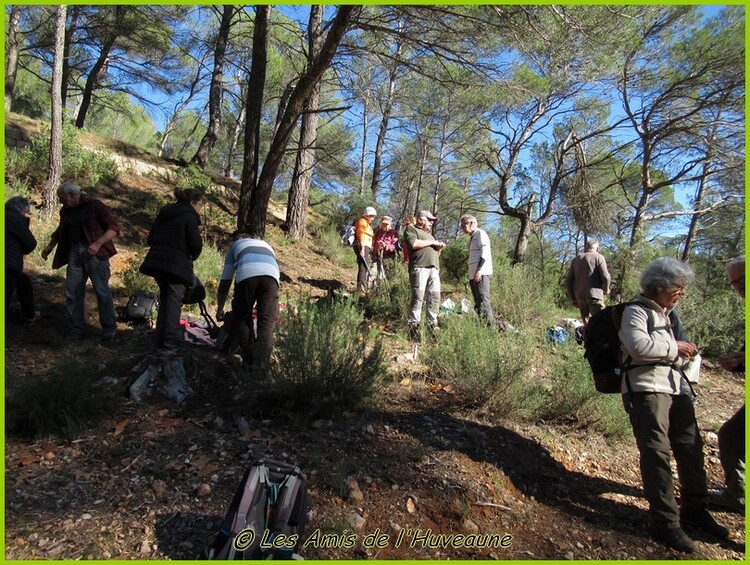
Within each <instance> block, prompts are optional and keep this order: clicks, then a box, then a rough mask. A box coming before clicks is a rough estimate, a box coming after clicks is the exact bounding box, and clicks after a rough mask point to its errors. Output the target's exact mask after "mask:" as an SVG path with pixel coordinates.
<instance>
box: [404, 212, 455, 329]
mask: <svg viewBox="0 0 750 565" xmlns="http://www.w3.org/2000/svg"><path fill="white" fill-rule="evenodd" d="M435 220H437V218H436V217H435V216H434V214H433V213H432V212H430V211H429V210H422V211H421V212H419V214H417V223H416V225H413V226H408V227H407V228H406V230H405V231H404V239H405V241H406V246H407V248H408V250H409V282H410V285H411V304H410V305H409V319H408V325H409V337H410V338H412V339H419V336H420V333H419V324H420V321H421V319H422V303H423V302H424V297H425V293H426V294H427V327H428V328H429V329H430V331H431V332H434V331H435V330H436V329H437V327H438V311H439V308H440V250H441V249H443V247H445V243H443V242H442V241H438V240H436V239H435V237H434V236H433V235H432V233H431V231H432V226H433V224H434V223H435Z"/></svg>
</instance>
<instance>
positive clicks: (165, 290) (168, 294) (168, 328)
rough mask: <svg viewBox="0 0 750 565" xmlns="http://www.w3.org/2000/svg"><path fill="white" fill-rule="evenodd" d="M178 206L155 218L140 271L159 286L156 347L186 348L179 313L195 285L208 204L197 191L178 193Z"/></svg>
mask: <svg viewBox="0 0 750 565" xmlns="http://www.w3.org/2000/svg"><path fill="white" fill-rule="evenodd" d="M175 197H176V198H177V202H174V203H172V204H167V205H166V206H164V207H163V208H162V209H161V210H159V215H158V216H157V217H156V221H155V222H154V225H153V226H152V227H151V232H150V233H149V234H148V244H149V246H150V247H151V248H150V249H149V251H148V254H147V255H146V259H144V261H143V264H142V265H141V268H140V271H141V272H142V273H143V274H145V275H148V276H150V277H153V278H154V279H156V284H158V285H159V316H158V317H157V319H156V335H155V342H156V347H157V348H159V349H180V348H182V347H183V346H184V338H183V330H182V327H181V326H180V312H181V310H182V300H183V297H184V296H185V291H186V290H187V288H188V287H189V286H190V285H191V284H192V282H193V261H195V260H196V259H197V258H198V256H199V255H200V254H201V250H202V248H203V240H202V239H201V235H200V229H199V226H200V223H201V222H200V217H199V215H198V212H199V211H200V210H201V208H202V207H203V204H204V203H205V200H204V198H203V192H202V191H200V190H198V189H197V188H188V189H184V190H175Z"/></svg>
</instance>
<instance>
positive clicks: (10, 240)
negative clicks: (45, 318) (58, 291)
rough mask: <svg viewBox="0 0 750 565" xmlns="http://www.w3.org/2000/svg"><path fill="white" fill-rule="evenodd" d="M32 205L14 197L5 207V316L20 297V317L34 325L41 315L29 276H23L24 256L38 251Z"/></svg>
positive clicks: (23, 199) (18, 197) (19, 197)
mask: <svg viewBox="0 0 750 565" xmlns="http://www.w3.org/2000/svg"><path fill="white" fill-rule="evenodd" d="M30 225H31V205H30V204H29V201H28V200H26V199H25V198H24V197H23V196H14V197H13V198H10V199H9V200H8V201H7V202H6V203H5V313H6V316H7V314H8V312H10V309H9V308H10V302H11V300H12V299H13V293H14V292H17V293H18V302H20V304H21V316H22V317H23V318H24V320H26V321H27V322H28V323H33V322H35V321H36V320H37V319H38V318H39V316H40V313H39V312H38V311H37V310H35V309H34V289H33V287H32V286H31V279H30V278H29V275H27V274H26V273H24V272H23V256H24V255H28V254H29V253H31V252H32V251H34V249H36V238H35V237H34V235H33V234H32V233H31V229H30V228H29V226H30Z"/></svg>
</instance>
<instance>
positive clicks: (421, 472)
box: [4, 115, 745, 560]
mask: <svg viewBox="0 0 750 565" xmlns="http://www.w3.org/2000/svg"><path fill="white" fill-rule="evenodd" d="M9 127H11V128H14V129H15V130H16V131H20V132H22V133H20V134H19V136H18V139H22V140H23V139H27V140H28V141H29V142H31V145H29V146H28V147H26V149H23V148H22V149H12V150H11V149H8V150H7V151H6V185H12V187H13V190H14V191H15V192H14V193H13V195H15V194H24V195H26V196H28V197H30V198H31V199H32V200H34V201H35V202H38V201H39V189H40V186H41V184H42V183H43V181H44V179H45V172H44V171H45V170H44V168H43V166H40V165H39V163H40V161H39V160H38V159H39V153H40V149H39V145H35V144H34V140H35V137H34V134H35V132H39V131H42V130H43V128H41V127H40V126H39V125H38V124H37V123H35V122H32V121H29V120H28V119H25V118H23V117H21V116H17V115H9V116H7V117H6V139H10V137H11V136H9V135H8V134H7V131H8V128H9ZM14 135H15V134H14ZM14 138H15V137H14ZM66 143H67V144H68V145H66V148H67V153H66V155H67V156H68V159H67V162H68V163H72V162H76V161H80V166H79V167H78V168H77V169H76V170H75V173H71V176H72V177H73V178H76V179H78V180H79V181H81V183H82V186H84V188H85V191H86V192H87V193H88V194H91V195H93V196H96V197H97V198H101V199H102V200H103V201H104V202H105V203H106V204H107V205H108V206H109V207H110V208H111V209H112V211H113V213H114V214H115V216H116V217H117V218H118V220H119V221H121V222H122V225H123V228H124V229H123V233H122V234H121V236H120V237H119V238H118V239H117V241H116V244H117V247H118V250H119V253H118V254H117V255H116V256H115V257H114V258H113V261H112V288H113V291H114V294H115V302H116V305H117V306H118V307H123V306H124V305H125V303H126V302H127V299H128V297H129V296H130V294H131V293H132V292H133V291H135V290H136V289H138V288H144V287H149V285H151V287H153V281H151V280H150V279H148V278H146V277H144V276H142V275H140V274H139V273H138V270H137V269H138V265H139V264H140V261H141V260H142V257H143V256H144V252H145V237H146V234H147V233H148V229H149V227H150V223H151V221H152V220H153V218H154V215H155V213H156V211H157V210H158V209H159V207H160V206H161V205H163V204H164V203H166V202H168V201H170V199H171V193H172V191H173V190H174V188H175V187H178V186H184V185H186V184H188V183H189V184H195V183H202V184H203V185H204V186H207V187H208V188H207V192H206V193H207V198H208V201H209V205H208V206H207V207H206V210H204V212H203V218H202V220H203V223H202V230H203V235H204V240H205V241H206V250H205V251H204V254H203V255H202V257H201V259H200V260H199V261H198V262H197V263H196V271H197V272H198V273H199V275H200V276H201V278H202V279H203V280H204V282H205V283H206V286H207V289H208V293H209V298H208V302H209V307H210V308H213V307H214V304H213V300H214V298H215V291H216V284H217V278H218V274H219V272H220V269H221V264H222V261H223V252H224V251H225V250H226V248H227V244H228V242H229V240H230V234H231V232H232V231H233V230H234V229H235V227H236V226H235V224H234V220H235V215H236V210H237V206H238V199H237V192H236V191H237V183H236V182H233V181H230V180H226V179H222V178H208V177H207V176H205V175H203V174H202V173H200V172H199V171H196V170H195V169H194V168H190V167H186V166H183V165H180V164H178V163H176V162H174V161H167V160H161V159H158V158H156V157H154V156H153V155H151V154H148V153H145V152H142V151H140V150H138V149H136V148H134V147H131V146H128V145H125V144H122V143H120V142H113V141H111V140H107V139H105V138H101V137H97V136H94V135H91V134H88V135H83V136H81V137H80V138H76V139H69V140H68V141H67V142H66ZM21 145H22V146H23V145H24V144H23V143H22V144H21ZM11 195H12V194H11V193H10V192H8V191H7V190H6V195H5V196H6V199H7V198H8V197H9V196H11ZM268 212H269V214H268V217H267V225H268V229H267V233H266V237H267V240H268V241H269V242H270V243H271V245H273V247H274V248H275V250H276V252H277V254H278V258H279V262H280V265H281V269H282V271H283V274H284V276H283V282H282V293H281V294H282V302H283V303H284V306H285V307H284V309H283V310H284V311H283V312H282V314H281V316H280V319H279V323H278V326H277V331H276V347H275V353H274V363H273V369H272V371H271V374H270V375H268V376H267V378H265V379H260V380H255V379H253V378H252V376H251V375H250V374H249V373H248V372H247V371H246V370H244V369H243V368H242V366H241V364H240V363H239V361H238V359H237V358H236V357H234V356H231V355H227V354H224V353H220V352H218V351H216V350H215V349H212V348H211V347H191V348H190V351H189V354H188V355H187V356H186V358H187V359H188V361H189V368H188V380H189V383H190V386H191V388H192V390H193V392H194V394H193V395H192V396H190V397H189V398H187V399H186V400H185V401H184V402H181V403H180V404H175V403H174V402H173V401H170V400H167V399H165V398H162V397H160V396H159V395H158V394H154V395H152V396H150V397H149V398H147V399H146V400H145V401H143V402H136V401H135V400H134V399H133V398H131V397H130V396H129V394H128V392H129V387H130V385H131V384H132V382H133V381H134V379H135V378H137V376H138V371H137V370H136V371H134V368H136V369H137V367H138V364H139V363H140V361H142V359H143V358H144V356H146V355H147V354H148V353H149V352H150V351H151V348H152V345H151V339H150V338H151V330H150V329H149V328H148V327H145V326H134V325H130V324H126V323H118V332H119V339H118V342H117V343H116V344H115V346H114V347H105V346H104V345H102V344H100V343H99V342H98V341H97V340H95V339H87V340H84V341H82V342H76V343H72V344H70V343H67V342H66V340H65V337H66V332H67V319H66V309H65V296H64V272H63V271H61V270H58V271H54V270H52V269H51V268H50V266H49V263H46V262H44V261H43V260H42V259H41V257H40V256H39V251H40V249H41V248H42V247H43V245H44V244H46V241H47V238H48V237H49V234H50V233H51V231H52V229H53V227H54V225H55V223H56V220H55V218H53V219H52V220H51V221H45V220H42V219H40V218H37V217H35V218H34V220H33V222H32V229H33V231H34V233H35V235H36V237H37V239H38V241H39V244H40V245H39V246H38V248H37V250H36V251H34V252H33V253H32V254H31V255H30V256H29V257H28V261H27V263H26V270H27V271H28V272H29V274H30V275H31V277H32V281H33V284H34V291H35V294H36V298H37V303H38V307H39V309H40V311H41V313H42V317H41V319H40V320H38V321H36V322H35V323H34V324H32V325H26V324H23V323H21V322H20V321H19V320H17V319H16V316H17V313H16V312H15V311H14V310H13V309H11V311H9V312H6V332H5V355H4V367H5V371H4V377H5V399H6V401H5V417H6V421H5V423H6V425H5V431H6V436H5V459H4V466H5V493H6V495H5V540H4V541H5V557H6V558H7V559H97V560H98V559H143V560H145V559H195V558H199V557H200V556H201V554H202V552H203V550H204V549H205V547H206V546H207V545H208V544H209V543H210V541H211V540H212V538H213V536H214V535H215V534H216V531H217V530H218V527H219V522H220V520H221V518H222V516H223V513H224V512H225V510H226V508H227V505H228V504H229V501H230V500H231V498H232V496H233V494H234V491H235V489H236V488H237V486H238V483H239V480H240V478H241V476H242V473H243V472H244V470H245V469H246V468H247V466H248V464H249V463H250V462H251V461H253V460H254V459H256V458H259V457H271V458H274V459H281V460H287V461H290V462H293V463H296V464H298V465H299V466H300V467H301V468H302V469H303V470H304V472H305V473H306V474H307V476H308V488H309V510H308V514H307V516H308V525H307V528H306V535H305V536H304V540H305V545H304V546H303V547H301V548H300V550H299V551H300V553H301V554H302V556H303V557H304V558H305V559H364V558H370V559H374V558H378V559H434V560H438V559H441V560H442V559H556V560H557V559H568V560H579V559H580V560H588V559H594V560H603V559H623V560H625V559H636V560H640V559H674V558H684V555H682V554H678V553H675V552H673V551H671V550H668V549H665V548H664V547H663V546H661V545H659V544H657V543H656V542H654V541H653V540H651V539H650V538H649V537H648V532H647V530H646V526H645V524H646V503H645V500H644V499H643V495H642V492H641V489H640V477H639V472H638V458H637V450H636V449H635V445H634V440H633V438H632V433H631V432H630V429H629V425H628V423H627V420H626V418H625V415H624V412H623V410H622V405H621V400H620V398H619V395H601V394H599V393H596V392H595V391H594V389H593V385H592V382H591V379H590V373H589V371H588V367H587V365H586V363H585V361H584V360H583V358H582V349H581V348H580V346H578V345H577V344H576V343H575V342H574V340H572V339H568V340H567V341H566V342H565V343H552V342H550V341H549V340H548V339H547V328H548V327H550V326H552V325H555V324H557V323H559V322H560V320H561V319H562V318H565V317H571V316H575V313H574V312H573V310H572V309H570V308H561V307H560V306H558V304H559V301H556V300H555V298H554V296H555V292H559V291H554V292H553V291H552V290H550V291H545V293H541V294H540V293H535V292H533V291H532V289H530V286H531V284H530V283H532V282H533V283H537V284H538V283H539V279H540V276H539V274H538V272H535V271H534V270H533V269H531V268H530V267H528V266H524V265H515V266H514V265H513V264H512V262H511V261H510V260H509V258H508V256H507V255H506V254H504V253H502V252H501V251H500V250H501V249H503V247H502V242H500V241H498V240H494V241H495V242H496V243H497V245H498V248H497V253H496V257H495V262H496V270H495V273H496V274H495V277H494V279H493V285H494V286H493V289H494V290H493V297H492V298H493V306H494V307H495V309H496V312H498V313H499V316H500V317H501V319H502V320H504V321H505V322H506V324H504V325H503V327H504V330H502V331H497V330H492V329H489V328H487V327H485V326H484V325H482V324H480V323H477V322H476V320H475V319H474V317H473V316H472V315H470V314H468V313H461V312H460V310H461V308H460V304H461V302H462V300H464V299H468V297H469V293H468V289H467V288H466V286H465V284H464V283H463V281H462V280H461V279H460V278H453V277H451V276H450V275H449V273H448V270H447V268H446V275H445V279H446V281H445V285H444V293H443V298H451V299H452V300H453V302H454V304H456V305H458V306H457V307H456V308H447V307H446V308H445V309H444V310H443V312H442V314H441V325H442V326H443V330H442V332H441V333H440V334H439V335H438V336H437V337H435V338H432V339H431V338H429V337H427V336H425V337H424V339H423V340H422V341H421V342H419V343H418V344H415V343H414V342H412V341H409V340H408V339H407V336H406V331H405V302H406V300H408V281H407V277H406V273H405V269H404V268H403V266H402V265H396V268H395V271H394V274H393V276H392V277H391V279H389V281H388V282H387V283H384V284H382V285H381V286H380V287H379V288H377V289H375V290H374V291H372V292H371V293H370V295H369V296H368V297H367V298H366V299H359V298H358V297H356V295H353V293H352V292H351V291H352V290H353V286H354V279H355V273H356V269H355V266H354V259H353V254H352V252H351V249H349V248H345V247H343V246H341V244H340V242H339V240H338V235H337V231H336V228H337V227H338V226H336V224H335V220H334V221H332V220H331V218H330V217H328V216H326V215H325V214H321V213H319V212H316V210H315V208H313V209H312V210H311V212H310V214H311V223H310V229H309V231H310V235H309V236H306V237H305V238H302V239H300V240H293V239H291V238H288V237H287V236H286V235H285V234H284V232H283V231H282V229H281V228H280V224H281V222H282V221H283V219H284V217H285V214H284V209H283V207H282V206H281V205H279V204H278V203H276V202H275V201H273V200H272V201H271V202H270V205H269V210H268ZM350 212H352V213H354V211H350ZM455 245H456V248H457V249H459V250H460V248H462V247H463V246H465V245H466V240H462V239H458V240H457V241H456V244H455ZM459 257H462V258H460V259H457V260H455V262H456V263H460V262H461V261H465V256H460V255H459ZM446 262H447V263H448V264H450V260H449V259H448V258H447V257H446ZM561 268H562V267H560V269H561ZM547 275H549V273H547ZM558 283H559V280H555V279H554V278H553V281H552V282H550V284H549V285H548V286H549V287H550V288H552V287H554V286H557V285H558ZM331 293H332V294H331ZM329 294H331V296H330V297H329ZM722 296H723V298H722V300H723V301H724V302H725V303H726V308H728V309H733V311H735V312H736V311H740V312H741V308H742V307H741V303H739V301H738V299H736V298H734V297H733V296H732V295H731V293H729V292H727V293H726V294H724V295H722ZM185 314H186V317H189V318H191V319H193V320H196V321H198V322H200V320H201V317H200V315H199V313H198V311H197V310H196V309H193V310H192V311H187V309H186V311H185ZM708 315H709V314H708V313H706V315H705V316H703V318H701V313H700V312H694V313H693V314H691V316H693V318H691V319H696V320H701V319H703V320H704V321H705V320H706V319H707V318H706V316H708ZM87 316H88V321H89V323H90V325H91V326H92V332H93V331H94V329H95V328H96V327H97V325H98V322H97V318H96V304H95V299H94V296H93V294H92V293H91V291H90V290H89V296H88V298H87ZM736 322H737V320H736V319H735V320H733V323H736ZM740 327H742V326H741V325H740ZM690 330H691V328H690V326H689V325H688V331H690ZM701 331H704V332H706V335H708V334H709V333H710V330H709V329H705V328H704V329H702V330H701ZM714 333H717V332H714ZM716 337H717V338H719V337H721V338H723V339H724V341H717V340H715V341H713V342H712V344H713V345H712V347H713V351H715V352H716V354H718V353H720V352H721V348H722V347H732V346H735V345H736V343H737V340H738V338H737V337H736V336H734V339H733V338H732V336H730V335H723V336H716ZM714 359H715V354H713V353H712V350H711V349H709V350H708V351H707V352H706V362H705V365H704V371H703V375H702V382H701V385H700V386H699V387H698V388H699V394H700V402H699V403H698V404H697V408H696V410H697V414H698V421H699V423H700V425H701V428H702V434H703V439H704V441H705V455H706V468H707V472H708V477H709V483H710V485H711V486H720V485H721V483H722V478H721V468H720V464H719V461H718V454H717V439H716V431H717V430H718V428H719V426H720V425H721V423H722V422H723V421H724V420H725V419H726V418H728V417H729V416H730V415H731V414H733V413H734V412H735V410H736V409H737V408H739V406H740V405H741V404H742V402H743V399H744V390H745V386H744V374H742V375H737V374H730V373H727V372H726V371H723V370H722V369H720V368H718V365H715V363H714V362H713V361H714ZM716 517H717V519H718V520H719V521H721V522H722V523H725V524H726V525H727V526H728V527H729V528H730V530H731V538H730V540H728V541H725V542H722V543H716V542H715V541H714V540H710V539H703V540H699V544H698V545H699V550H698V553H697V554H695V556H694V557H696V558H698V559H716V560H730V559H731V560H744V559H745V531H744V528H745V526H744V518H743V517H742V516H738V515H734V514H730V513H723V512H717V513H716ZM324 534H325V535H326V536H328V538H327V539H328V540H329V541H328V542H327V543H322V542H321V541H320V540H321V536H322V535H324ZM399 534H401V539H402V540H404V538H405V541H403V543H397V542H396V540H398V539H399ZM430 534H445V535H446V536H454V537H453V538H450V537H449V538H442V539H443V542H435V541H434V538H431V537H430ZM458 534H463V535H465V536H473V537H469V538H467V537H464V538H463V541H461V542H460V543H455V544H453V543H451V542H450V540H451V539H454V540H455V539H456V538H455V536H457V535H458ZM352 536H353V537H352ZM483 536H485V537H483ZM486 536H490V537H492V536H494V537H497V538H502V539H505V542H504V543H502V544H500V543H499V542H497V540H495V542H493V541H491V540H490V541H486V540H487V538H486ZM373 539H380V541H381V543H379V544H376V543H373ZM446 539H447V540H448V541H445V540H446ZM467 539H470V540H471V541H468V542H467V541H466V540H467ZM493 539H494V538H493ZM347 540H353V543H348V542H347ZM482 540H485V542H486V543H485V542H483V541H482Z"/></svg>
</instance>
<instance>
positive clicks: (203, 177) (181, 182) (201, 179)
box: [175, 164, 213, 189]
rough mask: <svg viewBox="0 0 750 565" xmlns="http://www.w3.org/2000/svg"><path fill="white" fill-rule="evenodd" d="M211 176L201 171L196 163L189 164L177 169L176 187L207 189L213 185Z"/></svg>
mask: <svg viewBox="0 0 750 565" xmlns="http://www.w3.org/2000/svg"><path fill="white" fill-rule="evenodd" d="M212 182H213V181H212V180H211V177H209V176H208V175H207V174H206V173H204V172H203V171H201V170H200V169H199V168H198V167H196V166H195V165H192V164H191V165H188V166H186V167H180V168H179V169H178V171H177V179H176V181H175V188H178V189H185V188H198V189H207V188H208V187H209V186H211V183H212Z"/></svg>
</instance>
